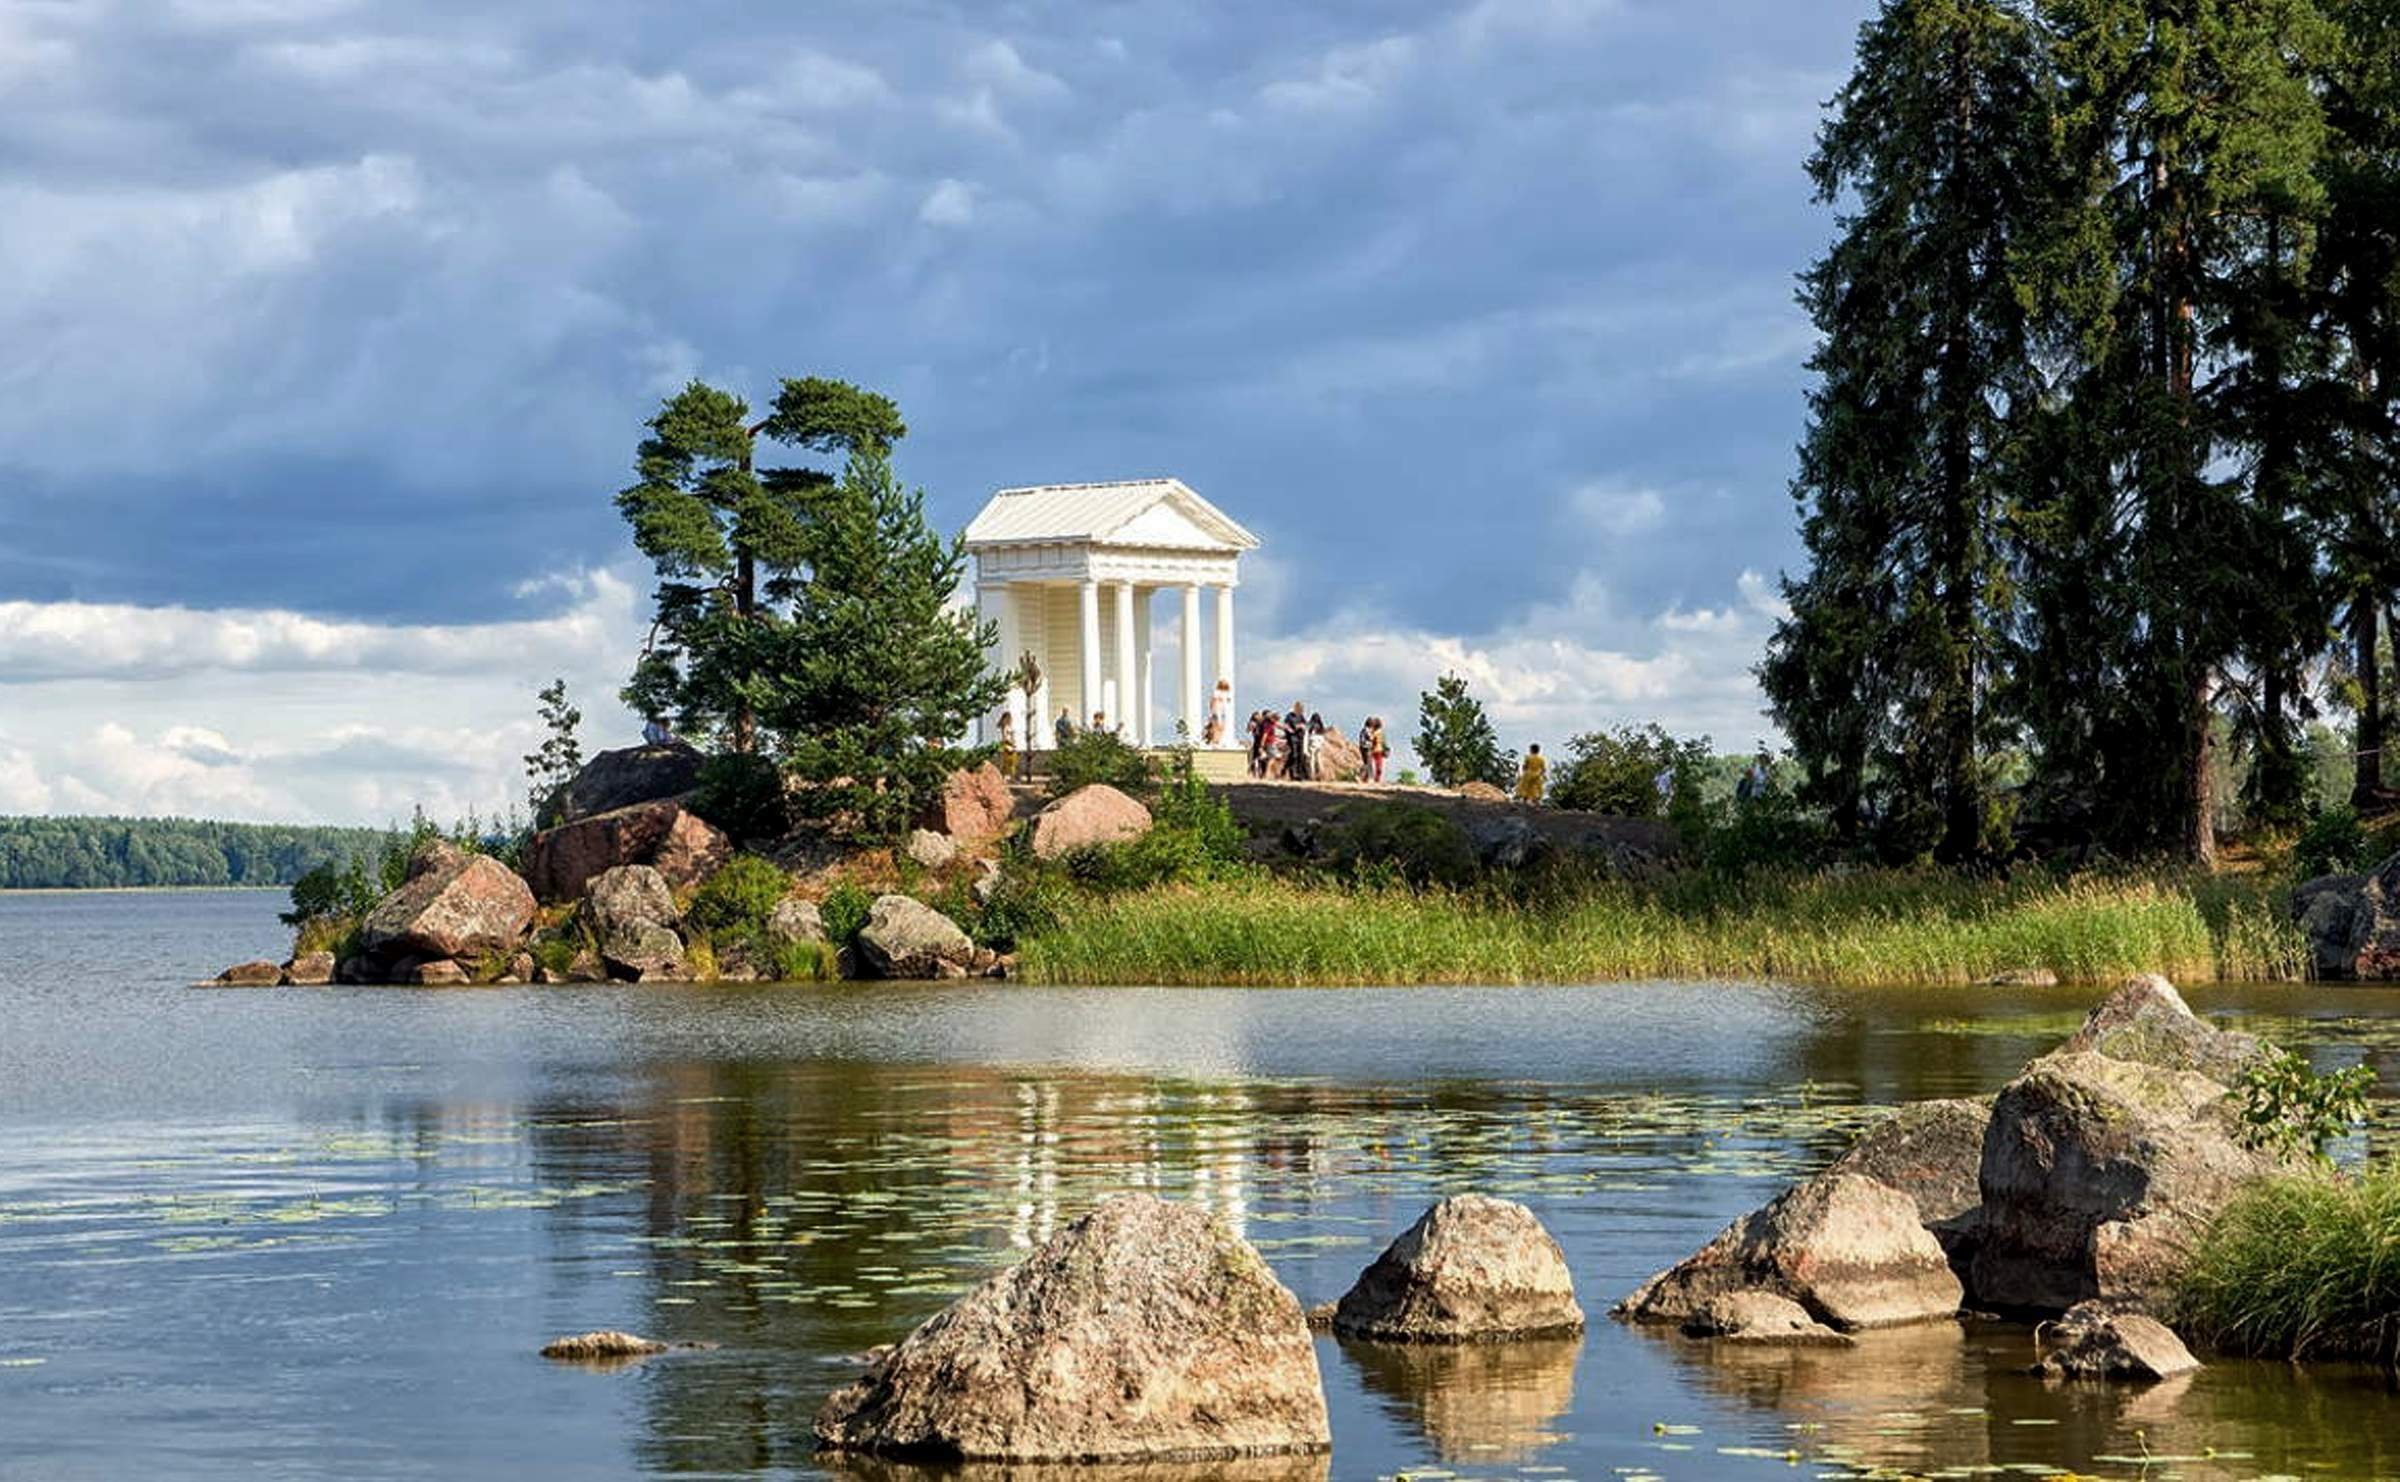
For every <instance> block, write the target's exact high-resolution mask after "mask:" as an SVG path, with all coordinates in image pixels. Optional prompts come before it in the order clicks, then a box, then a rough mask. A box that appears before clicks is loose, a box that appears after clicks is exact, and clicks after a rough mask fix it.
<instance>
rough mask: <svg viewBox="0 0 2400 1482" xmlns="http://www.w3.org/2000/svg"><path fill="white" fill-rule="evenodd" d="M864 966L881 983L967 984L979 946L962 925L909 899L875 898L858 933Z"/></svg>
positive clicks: (906, 897)
mask: <svg viewBox="0 0 2400 1482" xmlns="http://www.w3.org/2000/svg"><path fill="white" fill-rule="evenodd" d="M858 956H859V961H860V963H861V965H862V966H864V967H865V968H866V970H867V971H868V972H869V973H870V974H871V975H873V976H875V977H878V978H963V977H965V976H966V975H967V968H968V965H969V964H970V963H972V962H973V961H974V960H975V943H974V942H973V940H971V939H970V938H969V937H968V936H967V934H966V933H965V932H964V931H961V930H960V929H959V926H958V923H957V922H955V921H953V920H951V919H950V918H949V917H947V916H945V915H943V914H942V913H941V912H939V911H937V910H935V909H934V908H933V907H931V906H929V905H926V904H925V903H924V902H923V901H919V900H915V899H912V898H911V897H909V896H905V895H885V896H878V897H876V900H875V904H874V905H873V906H872V907H871V908H869V910H868V912H867V924H866V926H865V927H863V928H862V929H861V930H860V931H859V933H858Z"/></svg>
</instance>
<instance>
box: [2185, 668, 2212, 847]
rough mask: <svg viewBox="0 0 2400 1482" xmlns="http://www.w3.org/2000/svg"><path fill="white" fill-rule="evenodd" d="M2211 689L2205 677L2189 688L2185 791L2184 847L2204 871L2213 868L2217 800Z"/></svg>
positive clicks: (2201, 677)
mask: <svg viewBox="0 0 2400 1482" xmlns="http://www.w3.org/2000/svg"><path fill="white" fill-rule="evenodd" d="M2214 688H2215V686H2214V685H2213V684H2212V683H2211V681H2210V677H2209V676H2208V675H2206V674H2203V675H2201V676H2200V678H2199V680H2198V681H2197V682H2196V683H2195V684H2194V685H2193V686H2192V719H2191V725H2192V734H2191V745H2190V748H2189V749H2190V752H2191V775H2190V777H2189V778H2188V779H2187V786H2186V789H2185V791H2186V794H2187V797H2188V800H2189V802H2188V806H2189V807H2190V809H2191V820H2190V832H2189V834H2188V836H2187V842H2186V846H2185V847H2186V849H2187V851H2188V852H2189V854H2190V856H2191V861H2192V863H2194V864H2196V865H2198V866H2199V867H2200V868H2202V869H2204V870H2213V869H2215V868H2216V867H2217V809H2216V802H2217V800H2216V789H2215V786H2214V779H2213V778H2212V777H2210V775H2209V766H2210V763H2212V762H2213V761H2215V760H2216V749H2217V732H2216V726H2215V724H2214V721H2215V715H2214V713H2213V710H2212V707H2211V706H2210V704H2209V701H2210V699H2211V698H2212V693H2211V692H2212V691H2213V689H2214Z"/></svg>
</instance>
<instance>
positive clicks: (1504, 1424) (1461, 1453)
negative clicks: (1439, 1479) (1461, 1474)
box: [1341, 1337, 1583, 1462]
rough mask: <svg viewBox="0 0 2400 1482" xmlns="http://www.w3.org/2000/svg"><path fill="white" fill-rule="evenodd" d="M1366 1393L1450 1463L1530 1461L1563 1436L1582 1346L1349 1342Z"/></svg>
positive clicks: (1573, 1341) (1574, 1342) (1564, 1342)
mask: <svg viewBox="0 0 2400 1482" xmlns="http://www.w3.org/2000/svg"><path fill="white" fill-rule="evenodd" d="M1341 1352H1342V1357H1343V1358H1344V1359H1346V1360H1348V1361H1349V1362H1350V1363H1351V1364H1353V1365H1354V1366H1356V1368H1357V1370H1358V1374H1359V1378H1360V1380H1361V1381H1362V1382H1363V1383H1364V1384H1365V1385H1366V1388H1367V1390H1368V1392H1369V1393H1371V1394H1374V1395H1377V1396H1379V1397H1381V1398H1382V1399H1383V1400H1384V1401H1385V1402H1386V1408H1387V1409H1389V1410H1390V1411H1392V1412H1393V1413H1394V1414H1396V1415H1398V1416H1399V1417H1400V1418H1401V1419H1402V1420H1404V1421H1406V1422H1408V1423H1410V1424H1413V1425H1414V1426H1415V1427H1416V1428H1417V1429H1418V1430H1420V1431H1422V1432H1423V1433H1424V1435H1425V1439H1426V1441H1427V1442H1428V1443H1430V1444H1431V1445H1432V1447H1433V1453H1434V1455H1435V1456H1437V1457H1440V1458H1441V1459H1442V1460H1443V1461H1446V1462H1470V1461H1472V1462H1521V1461H1530V1460H1532V1459H1533V1457H1534V1456H1535V1455H1536V1454H1538V1453H1539V1452H1541V1451H1542V1450H1543V1449H1544V1448H1546V1447H1550V1446H1555V1445H1557V1444H1558V1443H1559V1442H1560V1441H1562V1440H1565V1439H1566V1436H1565V1435H1564V1434H1563V1433H1561V1432H1560V1431H1559V1430H1557V1429H1555V1428H1554V1427H1555V1426H1556V1424H1557V1422H1558V1421H1559V1419H1560V1418H1561V1417H1563V1416H1564V1415H1565V1414H1566V1413H1567V1412H1568V1411H1569V1410H1570V1409H1572V1408H1574V1404H1575V1360H1576V1359H1577V1357H1578V1356H1580V1355H1581V1354H1582V1352H1583V1340H1582V1339H1581V1338H1580V1337H1578V1338H1551V1339H1541V1340H1536V1341H1533V1342H1526V1343H1344V1344H1342V1345H1341Z"/></svg>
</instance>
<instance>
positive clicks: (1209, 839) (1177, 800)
mask: <svg viewBox="0 0 2400 1482" xmlns="http://www.w3.org/2000/svg"><path fill="white" fill-rule="evenodd" d="M1150 817H1151V819H1152V821H1153V823H1154V824H1155V829H1154V832H1155V831H1157V830H1164V831H1166V832H1168V833H1171V834H1180V835H1188V836H1189V838H1190V840H1191V846H1192V850H1193V852H1194V854H1195V856H1196V857H1197V858H1198V859H1199V860H1201V861H1203V862H1204V864H1205V866H1206V867H1208V868H1218V867H1230V866H1234V865H1238V864H1240V863H1241V862H1242V860H1243V857H1244V855H1245V854H1246V853H1247V850H1248V846H1249V835H1248V834H1247V833H1246V832H1245V831H1244V830H1243V828H1242V825H1241V821H1240V820H1239V819H1237V818H1235V817H1234V816H1233V805H1232V804H1230V803H1228V802H1226V801H1225V799H1224V798H1223V797H1222V796H1220V795H1219V794H1218V792H1217V790H1216V789H1215V788H1213V787H1210V786H1209V785H1208V781H1207V779H1205V778H1203V777H1202V776H1201V775H1200V770H1199V766H1198V764H1197V763H1196V762H1195V760H1194V758H1193V755H1192V749H1191V747H1189V746H1179V747H1177V748H1176V749H1175V754H1174V756H1173V757H1172V758H1171V759H1170V761H1169V763H1168V766H1167V780H1166V783H1165V785H1164V786H1162V787H1161V788H1160V789H1159V793H1158V797H1157V799H1156V800H1155V801H1154V802H1152V803H1151V805H1150Z"/></svg>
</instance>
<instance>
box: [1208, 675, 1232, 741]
mask: <svg viewBox="0 0 2400 1482" xmlns="http://www.w3.org/2000/svg"><path fill="white" fill-rule="evenodd" d="M1232 731H1233V681H1232V680H1230V679H1220V680H1218V681H1217V687H1216V688H1215V689H1214V690H1212V691H1210V692H1209V696H1208V744H1209V745H1210V746H1211V747H1218V746H1222V745H1224V744H1225V738H1226V737H1227V736H1229V735H1231V734H1232Z"/></svg>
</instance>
